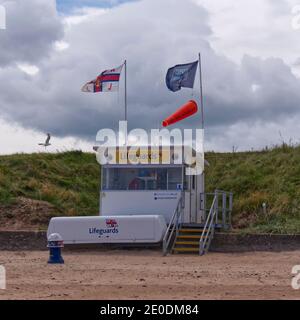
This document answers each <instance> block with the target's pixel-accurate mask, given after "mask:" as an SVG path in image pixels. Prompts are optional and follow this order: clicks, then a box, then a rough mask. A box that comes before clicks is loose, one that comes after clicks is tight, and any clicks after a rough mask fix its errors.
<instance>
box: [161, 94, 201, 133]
mask: <svg viewBox="0 0 300 320" xmlns="http://www.w3.org/2000/svg"><path fill="white" fill-rule="evenodd" d="M197 111H198V106H197V103H196V102H195V101H194V100H190V101H189V102H187V103H186V104H185V105H183V106H182V107H180V108H179V109H178V110H177V111H175V112H174V113H173V114H171V115H170V116H169V117H168V118H166V119H165V120H164V121H163V122H162V125H163V127H167V126H169V125H170V124H173V123H176V122H178V121H181V120H183V119H185V118H188V117H190V116H192V115H193V114H194V113H196V112H197Z"/></svg>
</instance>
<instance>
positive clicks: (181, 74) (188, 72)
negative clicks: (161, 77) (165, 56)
mask: <svg viewBox="0 0 300 320" xmlns="http://www.w3.org/2000/svg"><path fill="white" fill-rule="evenodd" d="M197 66H198V61H195V62H192V63H187V64H178V65H176V66H175V67H172V68H170V69H169V70H168V72H167V76H166V85H167V87H168V89H169V90H171V91H173V92H175V91H178V90H180V89H181V87H185V88H193V87H194V82H195V75H196V71H197Z"/></svg>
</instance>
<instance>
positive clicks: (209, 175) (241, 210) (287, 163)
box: [206, 144, 300, 234]
mask: <svg viewBox="0 0 300 320" xmlns="http://www.w3.org/2000/svg"><path fill="white" fill-rule="evenodd" d="M206 159H207V160H208V162H209V163H210V166H209V167H208V168H207V170H206V190H207V191H213V190H214V189H215V188H218V189H223V190H228V191H232V192H233V193H234V202H233V203H234V208H233V226H234V227H235V228H236V229H239V230H241V229H243V230H244V231H247V232H267V233H291V234H296V233H300V147H293V146H289V145H286V144H283V145H282V146H281V147H275V148H273V149H268V150H264V151H260V152H239V153H213V152H209V153H207V154H206ZM263 203H266V204H267V207H266V211H265V212H264V210H263V208H262V204H263Z"/></svg>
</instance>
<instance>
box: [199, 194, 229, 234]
mask: <svg viewBox="0 0 300 320" xmlns="http://www.w3.org/2000/svg"><path fill="white" fill-rule="evenodd" d="M211 196H213V199H214V198H215V197H216V196H217V200H216V211H217V213H216V224H217V225H218V226H221V227H222V228H223V229H231V212H232V204H233V193H232V192H227V191H224V190H219V189H216V190H215V192H211V193H201V194H200V197H202V198H201V199H202V200H201V203H203V205H204V206H203V209H202V210H204V216H205V219H207V218H208V216H207V215H206V213H208V212H210V208H209V209H206V203H207V202H208V201H207V198H208V197H211ZM219 200H221V202H219Z"/></svg>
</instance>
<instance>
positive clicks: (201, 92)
mask: <svg viewBox="0 0 300 320" xmlns="http://www.w3.org/2000/svg"><path fill="white" fill-rule="evenodd" d="M199 75H200V100H201V101H200V105H201V125H202V128H201V129H204V107H203V88H202V66H201V53H199Z"/></svg>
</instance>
